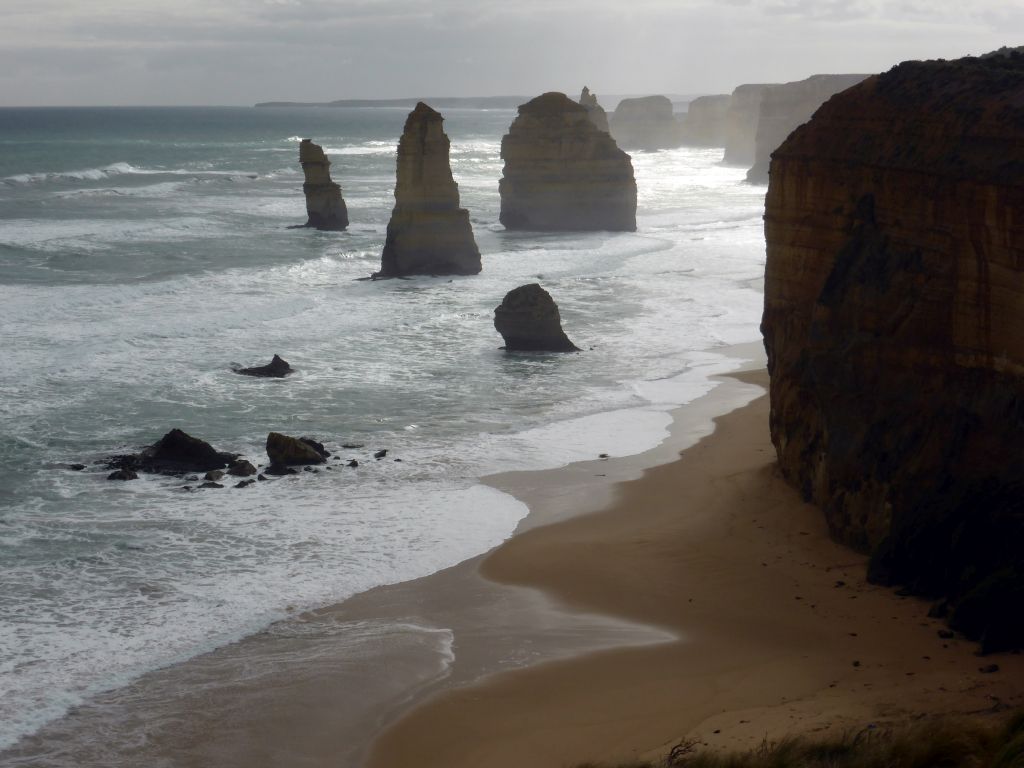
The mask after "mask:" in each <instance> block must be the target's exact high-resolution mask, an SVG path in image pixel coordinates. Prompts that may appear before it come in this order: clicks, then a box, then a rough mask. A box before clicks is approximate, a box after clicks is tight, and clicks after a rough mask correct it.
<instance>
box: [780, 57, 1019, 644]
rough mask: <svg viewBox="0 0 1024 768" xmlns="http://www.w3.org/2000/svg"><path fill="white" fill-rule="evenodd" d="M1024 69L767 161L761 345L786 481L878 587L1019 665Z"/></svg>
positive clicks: (880, 83) (941, 67)
mask: <svg viewBox="0 0 1024 768" xmlns="http://www.w3.org/2000/svg"><path fill="white" fill-rule="evenodd" d="M1022 210H1024V56H1021V55H1019V54H1018V55H1013V54H1011V55H1008V56H1000V57H993V58H987V59H972V58H967V59H961V60H958V61H952V62H944V61H932V62H907V63H904V64H901V65H899V66H897V67H895V68H893V69H892V70H890V71H889V72H887V73H885V74H883V75H879V76H876V77H871V78H868V79H867V80H865V81H863V82H862V83H860V84H859V85H855V86H853V87H852V88H850V89H848V90H846V91H844V92H843V93H842V94H839V95H837V96H834V97H833V98H832V99H830V100H829V101H828V102H827V103H826V104H824V105H823V106H822V107H821V108H820V109H819V110H818V111H817V112H816V113H815V115H814V117H813V118H812V119H811V120H810V122H808V123H806V124H805V125H803V126H801V127H799V128H797V129H796V130H795V131H794V132H793V134H792V135H790V137H789V138H788V139H787V140H786V141H785V143H783V145H782V146H781V147H780V148H779V149H777V150H776V151H775V154H774V156H773V159H772V163H771V178H770V182H769V185H768V194H767V198H766V211H765V235H766V240H767V264H766V283H765V309H764V319H763V323H762V332H763V334H764V339H765V347H766V349H767V352H768V370H769V373H770V374H771V421H770V426H771V434H772V441H773V442H774V444H775V448H776V451H777V453H778V457H779V466H780V468H781V470H782V472H783V474H784V475H785V477H786V478H787V479H788V480H789V481H790V482H792V483H793V484H794V485H796V486H797V487H798V488H799V489H800V490H801V492H802V493H803V495H804V497H805V498H807V499H809V500H811V501H813V502H814V503H816V504H818V505H820V506H821V507H822V508H823V510H824V513H825V517H826V519H827V521H828V524H829V527H830V529H831V531H832V533H833V534H834V535H835V536H836V537H837V538H838V539H840V540H842V541H844V542H846V543H848V544H851V545H853V546H855V547H858V548H861V549H863V550H865V551H869V552H871V553H872V560H871V570H870V574H869V575H870V577H871V578H872V579H874V580H876V581H880V582H884V583H893V584H895V583H900V584H904V585H907V586H908V587H909V588H910V589H911V590H912V591H913V592H915V593H918V594H923V595H926V596H928V597H930V598H933V599H937V598H942V597H945V598H948V600H949V605H950V607H951V616H950V623H951V625H952V626H953V628H954V629H957V630H960V631H962V632H964V633H965V634H966V635H967V636H969V637H972V638H977V639H979V640H981V643H982V650H998V649H1002V648H1011V647H1019V646H1021V645H1024V611H1021V606H1022V605H1024V557H1022V555H1021V553H1022V552H1024V452H1022V451H1021V450H1020V446H1021V445H1022V444H1024V396H1022V392H1024V334H1022V333H1021V328H1024V221H1022V219H1021V216H1020V212H1021V211H1022Z"/></svg>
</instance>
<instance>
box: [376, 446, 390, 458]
mask: <svg viewBox="0 0 1024 768" xmlns="http://www.w3.org/2000/svg"><path fill="white" fill-rule="evenodd" d="M387 455H388V451H387V449H386V448H383V449H381V450H379V451H374V452H373V458H375V459H383V458H384V457H385V456H387Z"/></svg>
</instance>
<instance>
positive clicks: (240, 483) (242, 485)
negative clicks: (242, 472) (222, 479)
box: [234, 479, 256, 488]
mask: <svg viewBox="0 0 1024 768" xmlns="http://www.w3.org/2000/svg"><path fill="white" fill-rule="evenodd" d="M255 482H256V481H255V480H251V479H250V480H239V481H238V482H237V483H235V485H234V487H235V488H248V487H249V486H250V485H253V484H254V483H255Z"/></svg>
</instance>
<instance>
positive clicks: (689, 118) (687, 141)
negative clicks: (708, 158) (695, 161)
mask: <svg viewBox="0 0 1024 768" xmlns="http://www.w3.org/2000/svg"><path fill="white" fill-rule="evenodd" d="M731 103H732V96H730V95H729V94H724V95H720V96H700V97H698V98H696V99H694V100H693V101H691V102H690V106H689V108H688V109H687V112H686V116H685V117H684V118H683V120H682V125H681V127H680V139H681V141H682V143H683V144H684V145H685V146H689V147H724V146H725V123H726V117H727V115H728V114H729V105H730V104H731Z"/></svg>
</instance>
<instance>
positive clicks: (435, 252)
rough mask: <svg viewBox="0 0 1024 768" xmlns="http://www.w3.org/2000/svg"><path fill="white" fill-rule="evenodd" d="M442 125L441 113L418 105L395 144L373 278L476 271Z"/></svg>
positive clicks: (473, 246) (469, 232) (476, 256)
mask: <svg viewBox="0 0 1024 768" xmlns="http://www.w3.org/2000/svg"><path fill="white" fill-rule="evenodd" d="M443 125H444V118H443V117H442V116H441V114H440V113H439V112H435V111H434V110H433V109H431V108H430V107H428V106H427V105H426V104H424V103H423V102H422V101H421V102H420V103H419V104H417V105H416V109H414V110H413V111H412V112H410V113H409V117H408V118H407V119H406V121H405V130H404V131H402V138H401V140H400V141H399V142H398V168H397V178H396V182H395V208H394V210H393V211H392V212H391V221H390V222H389V223H388V233H387V240H386V241H385V243H384V253H383V255H382V256H381V264H380V272H378V273H377V274H376V275H374V277H398V276H401V275H475V274H477V273H478V272H479V271H480V266H481V265H480V250H479V249H478V248H477V246H476V240H475V239H474V238H473V228H472V227H471V226H470V223H469V212H468V211H466V209H465V208H460V207H459V185H458V184H456V183H455V179H454V178H453V177H452V169H451V165H450V163H449V159H448V153H449V148H450V147H451V142H450V141H449V140H448V136H447V135H445V132H444V127H443Z"/></svg>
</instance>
